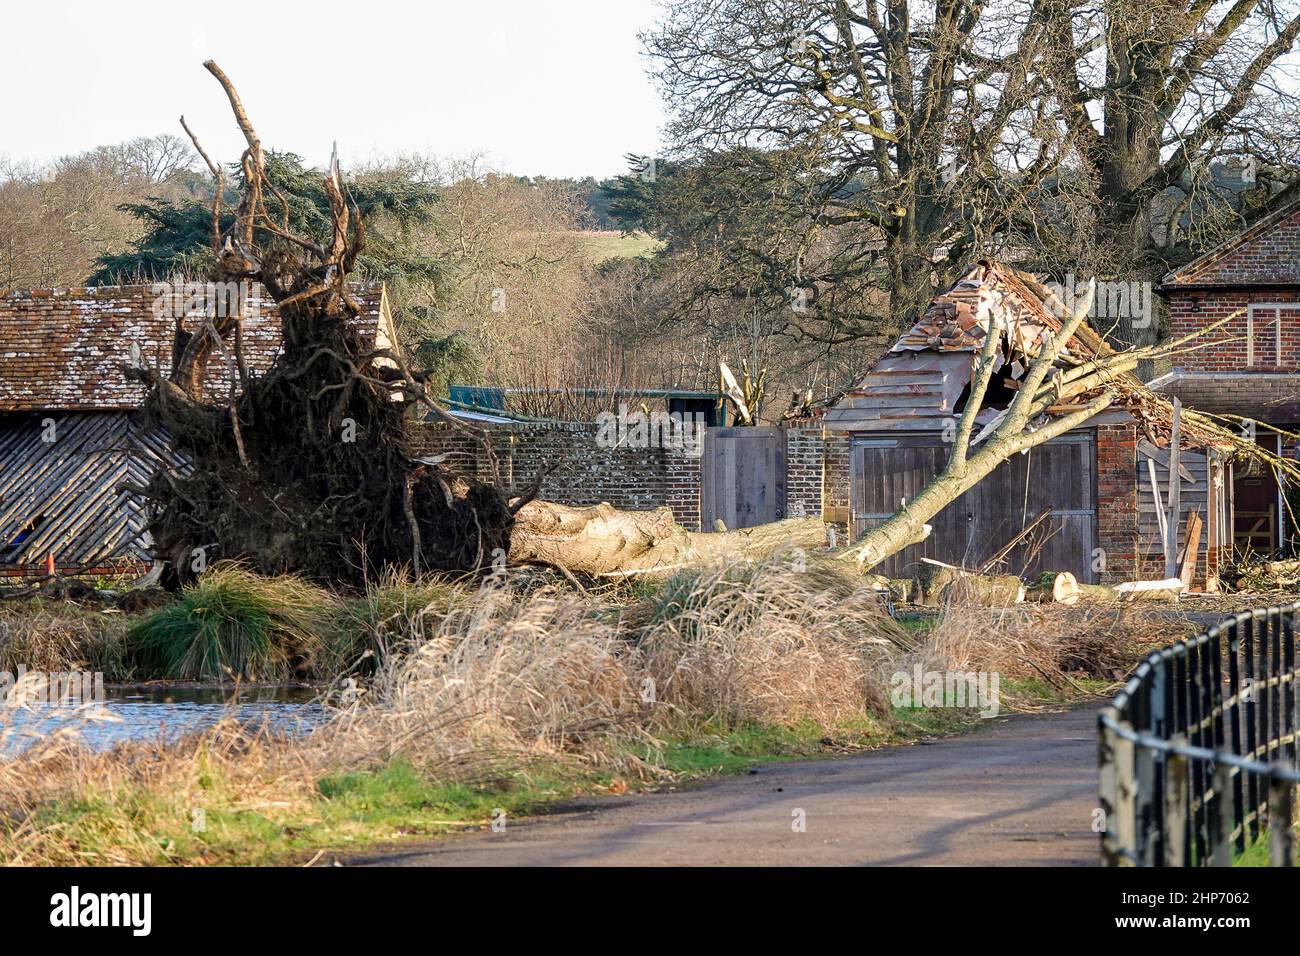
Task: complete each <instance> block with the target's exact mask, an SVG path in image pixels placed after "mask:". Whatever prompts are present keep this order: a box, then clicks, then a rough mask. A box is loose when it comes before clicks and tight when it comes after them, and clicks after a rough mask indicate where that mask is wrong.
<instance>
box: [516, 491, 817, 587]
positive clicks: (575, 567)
mask: <svg viewBox="0 0 1300 956" xmlns="http://www.w3.org/2000/svg"><path fill="white" fill-rule="evenodd" d="M825 544H826V526H825V525H824V524H823V523H822V520H821V519H820V518H787V519H786V520H784V521H777V522H773V523H772V524H765V525H759V526H758V527H755V528H743V529H741V530H739V531H725V532H713V533H702V532H698V531H687V530H686V529H685V528H683V527H682V526H681V525H679V524H678V523H677V521H676V519H675V518H674V517H673V513H672V511H670V510H669V509H668V508H658V509H656V510H654V511H620V510H618V509H617V508H614V507H611V506H610V505H608V504H605V503H601V504H598V505H593V506H592V507H589V508H574V507H570V506H568V505H557V504H553V503H551V502H549V501H531V502H529V503H528V504H526V505H524V507H523V508H521V509H520V510H519V513H518V514H517V515H516V516H515V527H514V533H513V535H512V536H511V542H510V560H511V562H512V563H515V564H549V565H553V566H555V567H559V568H563V569H564V570H566V571H571V572H574V573H577V574H589V575H592V576H593V577H602V576H608V577H621V576H632V575H638V574H651V573H668V572H671V571H674V570H676V569H678V568H682V567H688V566H691V565H696V564H701V563H704V562H706V561H709V560H714V559H722V558H760V557H764V556H766V555H769V554H771V553H773V552H774V551H777V550H780V549H781V548H783V547H785V548H792V549H800V550H802V551H803V552H805V553H807V552H810V551H811V550H812V549H814V548H820V547H824V546H825ZM795 556H796V558H797V557H798V552H796V555H795Z"/></svg>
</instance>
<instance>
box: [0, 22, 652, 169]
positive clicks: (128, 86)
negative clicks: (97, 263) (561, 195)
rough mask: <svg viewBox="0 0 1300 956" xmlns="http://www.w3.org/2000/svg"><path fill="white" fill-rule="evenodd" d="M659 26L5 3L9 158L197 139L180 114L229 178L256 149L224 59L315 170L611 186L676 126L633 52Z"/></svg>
mask: <svg viewBox="0 0 1300 956" xmlns="http://www.w3.org/2000/svg"><path fill="white" fill-rule="evenodd" d="M218 10H226V11H231V12H232V13H233V12H236V11H247V13H248V14H249V17H248V22H247V23H236V22H233V21H232V22H230V23H218V22H214V17H213V13H214V11H218ZM656 13H657V11H656V5H655V3H654V2H653V0H459V2H451V0H433V2H419V0H408V2H405V3H403V2H396V0H353V2H350V3H340V2H335V0H314V2H309V3H293V4H289V3H284V2H282V0H253V2H252V3H236V4H210V3H204V4H191V3H188V2H186V3H178V2H170V3H169V2H163V0H119V2H112V3H108V2H104V0H38V2H33V3H22V4H17V3H6V4H5V9H4V12H3V14H0V16H2V17H3V22H4V34H5V36H6V40H7V42H6V43H5V44H4V54H3V55H2V56H0V156H7V157H8V158H10V159H13V160H37V161H43V160H48V159H51V158H53V157H55V156H58V155H62V154H66V153H72V152H77V151H80V150H84V149H88V148H90V147H93V146H96V145H99V144H104V143H115V142H120V141H122V140H125V139H130V138H131V137H133V136H141V135H153V134H156V133H163V132H171V133H176V134H177V135H181V136H183V135H184V131H183V130H181V128H180V125H179V123H178V122H177V117H179V116H180V115H181V114H182V113H184V114H185V117H186V119H187V121H188V122H189V124H190V126H191V128H192V129H193V130H194V131H195V133H196V134H197V135H198V137H199V139H200V141H201V142H202V143H203V145H204V147H205V148H206V149H207V150H208V153H209V154H210V155H212V156H213V158H214V159H218V160H219V161H233V160H235V159H237V158H238V156H239V152H240V149H241V147H242V141H241V139H240V137H239V133H238V131H237V130H236V128H235V126H234V124H233V121H232V119H231V114H230V109H229V106H228V104H227V103H226V100H225V97H224V95H223V94H222V92H221V87H220V86H219V85H218V84H217V82H216V80H214V79H213V78H212V77H211V76H210V75H209V74H208V73H207V71H205V70H204V69H203V68H202V66H201V64H202V61H203V60H204V59H207V58H209V57H211V58H212V59H215V60H216V61H217V63H218V64H220V66H221V67H222V69H224V70H225V71H226V73H227V74H229V75H230V77H231V78H232V79H233V80H234V82H235V85H236V86H237V87H238V89H239V92H240V95H241V96H242V97H243V100H244V104H245V106H246V107H247V108H248V110H249V114H250V116H251V117H252V119H253V123H254V125H255V126H257V128H258V131H259V132H260V133H261V136H262V140H263V142H264V143H266V144H267V145H268V146H270V147H273V148H276V149H284V150H291V151H293V152H296V153H299V154H301V155H303V156H305V157H306V158H307V160H308V161H309V162H312V163H317V164H319V163H322V162H324V161H325V160H326V159H327V158H328V156H329V150H330V143H331V142H332V141H333V140H334V139H337V140H338V144H339V153H340V155H341V156H342V158H343V159H344V161H345V162H346V161H348V160H360V159H368V158H372V157H378V156H383V155H390V154H393V153H398V152H403V151H413V150H418V151H421V152H432V153H436V154H438V155H441V156H463V155H466V154H469V153H474V152H481V153H485V154H487V161H488V164H489V165H491V166H493V167H496V168H499V169H502V170H505V171H509V172H516V173H523V174H534V175H536V174H540V175H546V176H580V175H585V174H591V175H595V176H598V177H602V176H607V175H611V174H613V173H616V172H620V171H622V170H623V169H624V168H625V163H624V162H623V159H622V157H623V155H624V154H625V153H629V152H636V153H648V154H653V153H655V152H656V151H657V147H658V143H659V133H660V128H661V126H662V124H663V112H662V109H661V106H660V103H659V99H658V95H657V93H656V91H655V89H654V86H653V84H652V82H651V81H650V79H649V78H648V77H647V76H646V72H645V70H646V61H645V59H644V57H643V56H642V55H641V48H640V44H639V43H638V41H637V37H636V34H637V31H638V30H642V29H645V28H647V27H649V26H650V25H651V24H653V22H654V20H655V17H656ZM249 24H256V26H257V28H258V33H257V34H256V35H255V36H253V37H250V36H248V35H247V33H246V32H245V31H246V28H247V26H248V25H249Z"/></svg>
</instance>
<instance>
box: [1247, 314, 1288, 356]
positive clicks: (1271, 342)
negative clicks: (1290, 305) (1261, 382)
mask: <svg viewBox="0 0 1300 956" xmlns="http://www.w3.org/2000/svg"><path fill="white" fill-rule="evenodd" d="M1283 308H1285V306H1284V305H1282V304H1281V303H1259V304H1252V305H1251V306H1250V308H1248V309H1247V310H1246V364H1247V365H1248V366H1249V365H1265V366H1273V367H1274V368H1276V367H1278V366H1280V365H1281V364H1282V309H1283Z"/></svg>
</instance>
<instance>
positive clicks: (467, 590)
mask: <svg viewBox="0 0 1300 956" xmlns="http://www.w3.org/2000/svg"><path fill="white" fill-rule="evenodd" d="M473 593H474V592H473V588H472V587H471V586H470V585H469V584H467V583H457V582H456V581H455V580H454V579H452V578H449V577H443V576H438V575H427V576H424V577H420V578H418V579H417V578H413V577H412V576H411V575H410V573H409V572H407V571H405V570H400V571H399V570H387V571H385V572H384V573H383V576H382V577H380V578H379V580H377V581H372V582H370V583H369V584H368V585H367V586H366V590H365V593H363V594H361V595H360V596H358V597H356V598H353V599H352V600H349V601H345V602H343V603H342V605H341V606H340V608H339V612H338V615H337V619H336V620H335V622H334V626H333V628H332V633H331V634H330V636H329V640H328V647H327V649H326V654H325V657H326V658H327V659H326V660H323V661H322V667H321V668H320V670H321V671H322V672H323V673H326V674H329V675H330V676H334V675H342V674H352V673H361V674H369V673H373V672H374V671H375V670H376V668H377V667H378V666H379V665H380V664H382V663H383V662H384V661H386V660H388V658H389V656H390V655H391V654H394V653H400V652H402V651H405V650H407V649H408V648H410V647H411V646H413V645H416V644H419V643H421V642H423V641H425V640H428V639H429V638H431V637H432V636H433V635H434V634H435V633H436V632H437V630H438V627H439V625H440V624H441V622H442V619H443V618H444V617H446V615H447V614H449V613H450V612H451V611H452V609H453V608H456V607H459V606H462V605H464V604H465V603H466V602H467V601H468V600H469V599H470V598H471V596H472V595H473Z"/></svg>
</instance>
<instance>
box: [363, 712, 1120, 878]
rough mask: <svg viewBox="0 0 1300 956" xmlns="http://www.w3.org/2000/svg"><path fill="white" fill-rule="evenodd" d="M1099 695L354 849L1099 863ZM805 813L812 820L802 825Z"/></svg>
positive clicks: (639, 862)
mask: <svg viewBox="0 0 1300 956" xmlns="http://www.w3.org/2000/svg"><path fill="white" fill-rule="evenodd" d="M1099 706H1100V705H1098V706H1096V707H1085V708H1079V709H1075V710H1071V711H1068V712H1065V713H1060V714H1044V715H1031V716H1012V717H1006V718H997V719H994V720H991V721H989V722H988V723H987V724H985V725H984V726H982V727H980V728H979V729H978V730H976V731H975V732H974V733H971V734H968V735H965V736H961V737H954V738H950V739H945V740H940V741H936V742H934V743H930V744H918V745H913V746H910V747H900V748H895V749H889V750H879V751H875V752H872V753H866V754H859V755H855V756H850V757H843V758H833V759H826V760H815V761H807V762H800V763H781V764H772V765H768V766H764V767H761V768H759V769H758V772H756V773H750V774H747V775H743V776H739V777H726V778H720V779H717V780H713V781H709V782H707V783H703V784H701V785H698V786H693V787H690V788H687V789H684V790H678V791H673V792H662V793H649V794H639V795H627V796H610V797H598V798H594V799H590V800H586V801H584V802H582V803H570V804H566V805H565V806H563V807H561V808H559V809H558V810H557V811H556V812H553V813H550V814H547V815H545V816H541V817H535V818H530V819H526V820H518V821H507V824H506V827H505V829H504V830H503V832H500V833H493V832H490V831H481V832H474V833H467V834H458V835H455V836H450V837H447V838H445V839H441V840H437V841H434V842H430V843H426V844H421V845H418V846H414V847H412V846H410V845H402V846H400V847H393V848H390V849H381V850H377V851H375V852H372V853H371V854H369V855H366V856H354V857H352V858H350V859H344V860H341V862H344V863H346V864H348V865H387V866H482V865H487V866H654V865H675V866H744V865H797V866H807V865H814V866H815V865H849V866H851V865H872V866H899V865H939V866H944V865H955V866H961V865H1032V866H1090V865H1092V864H1093V863H1095V862H1096V859H1097V836H1096V834H1094V833H1093V832H1092V830H1091V823H1092V812H1093V808H1094V807H1095V806H1096V802H1097V801H1096V785H1097V770H1096V749H1097V748H1096V739H1097V735H1096V719H1097V710H1098V708H1099ZM799 819H802V820H803V823H804V829H803V831H802V832H796V829H795V826H796V823H797V821H798V820H799Z"/></svg>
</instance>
